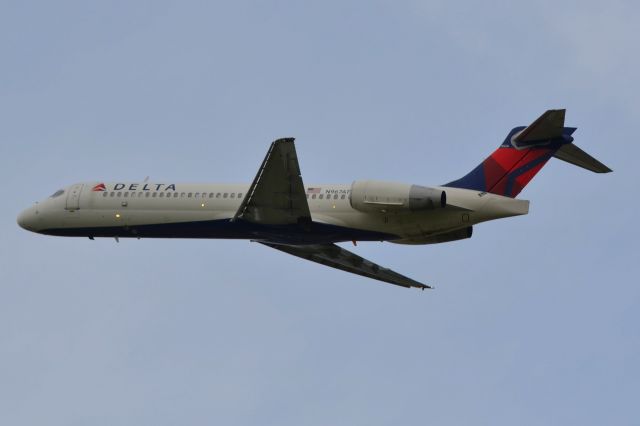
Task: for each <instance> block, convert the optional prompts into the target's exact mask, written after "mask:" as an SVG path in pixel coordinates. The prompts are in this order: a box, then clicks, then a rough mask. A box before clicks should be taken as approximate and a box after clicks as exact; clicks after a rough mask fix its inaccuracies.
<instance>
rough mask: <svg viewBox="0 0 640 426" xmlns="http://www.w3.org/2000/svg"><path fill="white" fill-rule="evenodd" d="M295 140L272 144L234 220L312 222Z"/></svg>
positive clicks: (280, 140) (280, 223) (275, 222)
mask: <svg viewBox="0 0 640 426" xmlns="http://www.w3.org/2000/svg"><path fill="white" fill-rule="evenodd" d="M293 141H294V139H293V138H285V139H278V140H276V141H274V142H273V143H272V144H271V147H270V148H269V151H268V152H267V155H266V157H265V158H264V161H263V162H262V165H261V166H260V170H258V174H257V175H256V177H255V179H254V180H253V182H252V183H251V187H249V190H248V191H247V194H246V195H245V197H244V199H243V200H242V204H240V207H239V208H238V211H237V212H236V214H235V215H234V216H233V218H232V219H231V220H232V221H235V220H237V219H243V220H247V221H250V222H257V223H263V224H269V225H288V224H294V223H306V222H311V213H309V204H308V203H307V197H306V194H305V192H304V185H303V184H302V176H301V175H300V166H299V165H298V156H297V155H296V148H295V145H294V143H293Z"/></svg>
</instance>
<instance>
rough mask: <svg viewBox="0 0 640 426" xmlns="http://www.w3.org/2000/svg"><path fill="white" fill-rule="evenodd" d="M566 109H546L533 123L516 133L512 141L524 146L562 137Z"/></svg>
mask: <svg viewBox="0 0 640 426" xmlns="http://www.w3.org/2000/svg"><path fill="white" fill-rule="evenodd" d="M565 112H566V110H564V109H550V110H547V111H545V113H544V114H542V115H541V116H540V117H538V118H537V119H536V121H534V122H533V123H531V124H530V125H529V126H527V127H526V128H525V129H524V130H523V131H521V132H520V133H518V134H517V135H515V136H514V137H513V139H512V142H513V143H514V144H515V145H516V146H518V147H522V146H525V145H531V144H532V143H533V142H538V141H548V140H549V139H556V138H559V137H562V132H563V130H564V114H565Z"/></svg>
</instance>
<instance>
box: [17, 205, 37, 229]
mask: <svg viewBox="0 0 640 426" xmlns="http://www.w3.org/2000/svg"><path fill="white" fill-rule="evenodd" d="M37 219H38V210H37V206H31V207H29V208H28V209H26V210H24V211H23V212H22V213H20V214H19V215H18V225H20V227H21V228H23V229H26V230H27V231H35V230H36V221H37Z"/></svg>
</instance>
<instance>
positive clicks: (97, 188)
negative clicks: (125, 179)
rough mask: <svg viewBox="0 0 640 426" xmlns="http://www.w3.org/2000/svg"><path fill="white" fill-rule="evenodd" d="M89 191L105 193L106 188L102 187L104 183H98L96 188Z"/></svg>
mask: <svg viewBox="0 0 640 426" xmlns="http://www.w3.org/2000/svg"><path fill="white" fill-rule="evenodd" d="M91 190H92V191H106V190H107V187H106V186H104V183H99V184H97V185H96V186H94V187H93V188H92V189H91Z"/></svg>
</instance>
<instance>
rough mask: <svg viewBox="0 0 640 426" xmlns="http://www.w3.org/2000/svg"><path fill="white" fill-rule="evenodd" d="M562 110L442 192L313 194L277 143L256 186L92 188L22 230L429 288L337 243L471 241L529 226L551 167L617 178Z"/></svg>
mask: <svg viewBox="0 0 640 426" xmlns="http://www.w3.org/2000/svg"><path fill="white" fill-rule="evenodd" d="M565 111H566V110H564V109H555V110H548V111H546V112H545V113H543V114H542V115H541V116H540V117H539V118H538V119H536V120H535V121H534V122H533V123H532V124H530V125H529V126H526V127H525V126H520V127H515V128H514V129H512V130H511V131H510V132H509V133H508V134H507V137H506V138H505V139H504V141H503V142H502V143H501V144H500V146H499V147H498V148H497V149H496V150H495V151H494V152H493V153H492V154H491V155H490V156H489V157H488V158H486V159H485V160H484V161H483V162H482V163H480V164H479V165H478V166H477V167H476V168H475V169H473V170H472V171H471V172H469V173H468V174H467V175H465V176H463V177H462V178H460V179H457V180H454V181H451V182H449V183H446V184H444V185H438V186H422V185H416V184H407V183H399V182H387V181H376V180H356V181H354V182H353V183H351V184H342V185H334V184H313V185H305V184H304V183H303V180H302V176H301V173H300V166H299V163H298V157H297V155H296V149H295V145H294V139H293V138H283V139H278V140H276V141H274V142H273V143H272V144H271V146H270V147H269V150H268V152H267V155H266V156H265V158H264V161H263V162H262V164H261V165H260V168H259V169H258V172H257V174H256V176H255V178H254V179H253V182H251V183H250V184H187V183H150V182H148V181H147V180H146V179H145V181H144V182H113V183H105V182H84V183H76V184H73V185H71V186H68V187H66V188H64V189H60V190H58V191H56V192H54V193H53V195H51V196H50V197H48V198H47V199H45V200H44V201H42V202H39V203H36V204H35V205H34V206H32V207H30V208H28V209H26V210H24V211H23V212H22V213H20V215H19V216H18V224H19V225H20V226H21V227H22V228H24V229H26V230H29V231H32V232H37V233H40V234H46V235H55V236H70V237H89V239H91V240H93V239H94V238H96V237H110V238H115V239H116V241H119V239H120V238H138V239H140V238H216V239H248V240H251V241H255V242H258V243H260V244H264V245H265V246H268V247H272V248H274V249H276V250H280V251H282V252H284V253H288V254H291V255H294V256H298V257H300V258H303V259H307V260H310V261H313V262H317V263H320V264H323V265H326V266H330V267H332V268H337V269H340V270H343V271H346V272H351V273H354V274H358V275H362V276H365V277H368V278H372V279H375V280H379V281H383V282H386V283H390V284H395V285H398V286H402V287H407V288H409V287H415V288H419V289H422V290H424V289H425V288H432V287H431V286H430V285H427V284H424V283H421V282H418V281H416V280H414V279H411V278H409V277H406V276H404V275H401V274H399V273H397V272H394V271H392V270H391V269H388V268H385V267H382V266H380V265H378V264H376V263H374V262H371V261H369V260H367V259H364V258H362V257H360V256H358V255H356V254H354V253H352V252H350V251H348V250H346V249H344V248H343V247H341V246H339V245H337V244H336V243H340V242H350V241H351V242H353V244H354V245H356V244H357V242H358V241H388V242H391V243H397V244H415V245H420V244H437V243H444V242H449V241H456V240H462V239H466V238H470V237H471V235H472V231H473V226H474V225H476V224H479V223H481V222H485V221H489V220H494V219H500V218H506V217H511V216H518V215H525V214H527V213H528V211H529V201H527V200H521V199H517V198H516V196H517V195H518V194H519V193H520V192H521V191H522V190H523V189H524V187H525V186H526V185H527V184H528V183H529V182H530V181H531V179H533V177H534V176H535V175H536V174H537V173H538V172H539V171H540V169H542V167H543V166H544V165H545V164H546V163H547V161H548V160H549V159H551V157H555V158H558V159H560V160H563V161H565V162H568V163H570V164H574V165H576V166H579V167H582V168H585V169H587V170H591V171H593V172H596V173H608V172H611V169H609V168H608V167H607V166H605V165H604V164H602V163H600V162H599V161H598V160H596V159H595V158H593V157H592V156H590V155H589V154H587V153H586V152H584V151H583V150H581V149H580V148H578V147H577V146H576V145H575V144H574V143H573V140H574V138H573V136H572V135H573V133H574V132H575V130H576V128H575V127H565V126H564V121H565Z"/></svg>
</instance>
